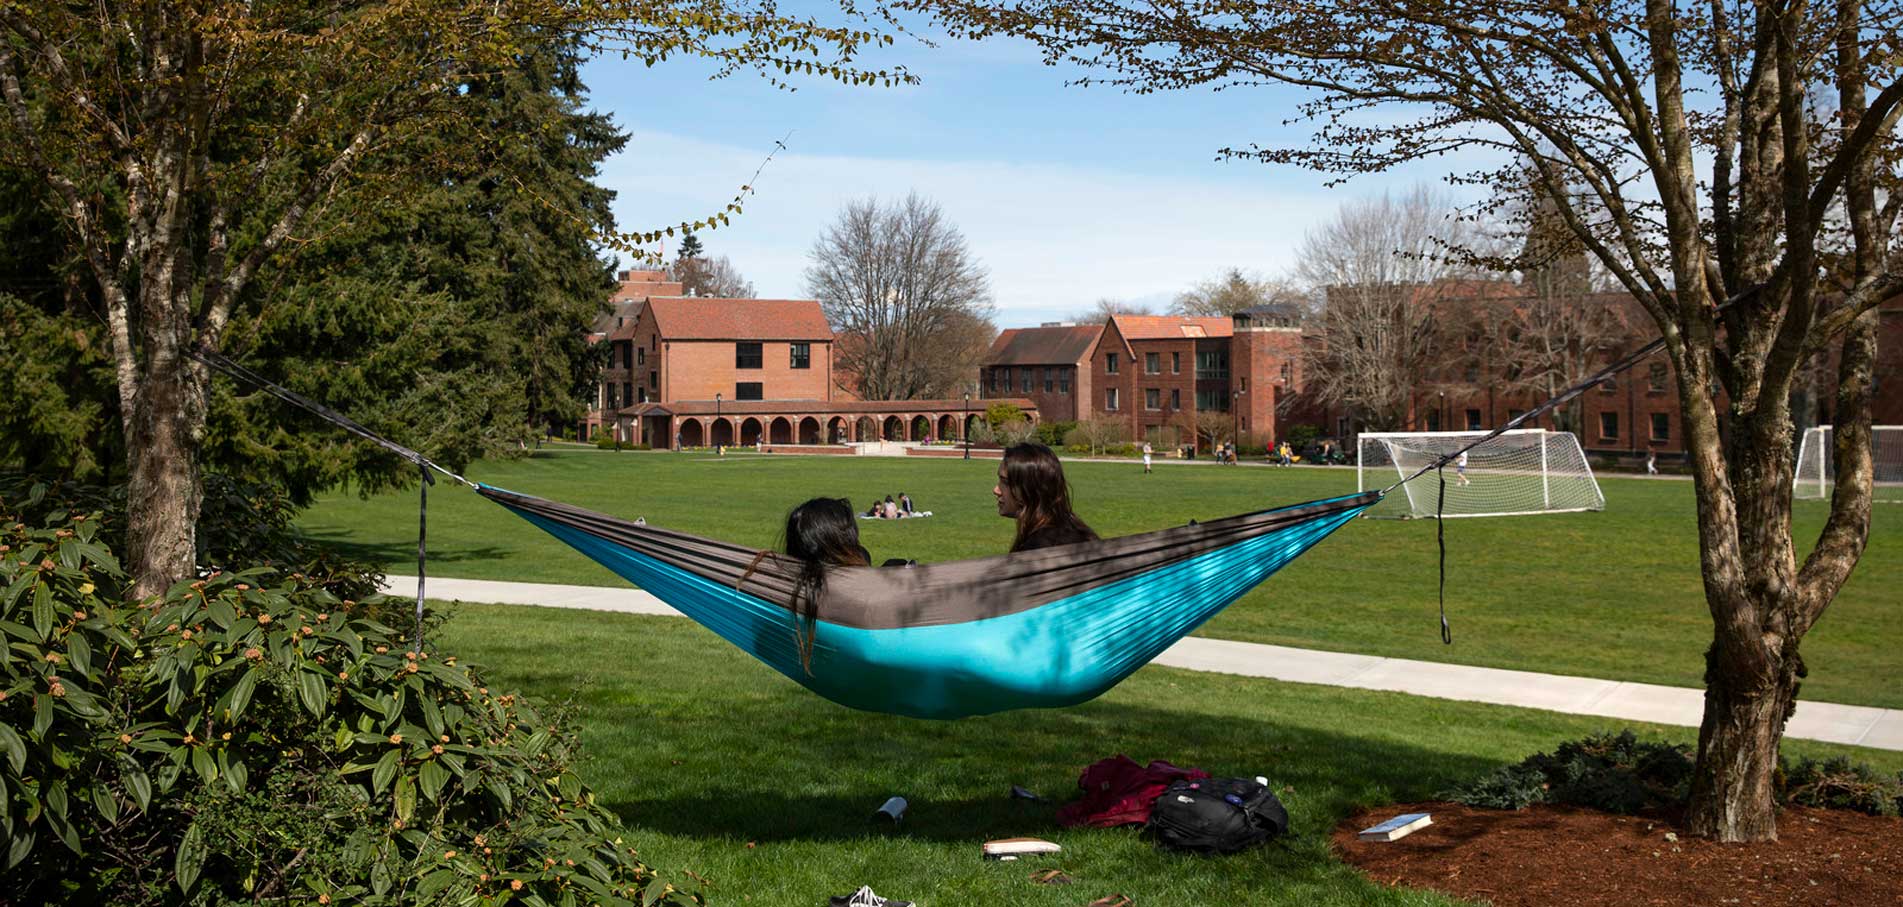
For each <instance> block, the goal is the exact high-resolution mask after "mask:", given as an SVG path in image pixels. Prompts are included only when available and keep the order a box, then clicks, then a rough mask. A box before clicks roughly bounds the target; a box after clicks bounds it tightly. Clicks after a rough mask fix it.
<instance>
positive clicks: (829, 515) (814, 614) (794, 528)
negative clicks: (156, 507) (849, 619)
mask: <svg viewBox="0 0 1903 907" xmlns="http://www.w3.org/2000/svg"><path fill="white" fill-rule="evenodd" d="M781 547H782V548H784V549H785V551H786V558H787V559H788V560H792V561H796V562H798V566H797V570H798V574H797V576H796V577H795V579H794V583H793V613H794V614H795V615H797V616H798V617H799V620H800V624H801V626H800V628H799V629H798V630H796V631H795V633H794V637H793V639H794V644H795V645H797V646H798V647H799V653H800V665H801V667H804V668H805V669H806V673H807V675H808V676H811V675H812V673H813V634H814V633H815V632H816V630H817V626H816V622H817V621H818V620H819V597H820V594H821V593H822V592H824V591H825V588H826V571H827V570H829V569H831V568H833V567H869V566H871V565H872V554H871V552H868V551H867V550H866V549H865V546H864V545H861V544H859V525H858V523H856V522H854V520H853V511H852V504H851V502H849V501H847V500H846V499H845V498H814V499H812V500H810V501H807V502H806V503H804V504H801V505H799V506H798V507H795V508H793V509H792V510H791V511H788V512H787V514H786V533H785V535H784V536H782V542H781ZM768 558H773V559H776V560H777V559H778V558H779V555H778V554H776V553H775V552H772V551H762V552H760V554H759V556H758V557H755V558H754V559H753V563H752V564H749V565H748V566H747V572H746V573H745V574H743V575H742V576H741V577H740V582H741V584H742V585H745V584H746V581H747V579H748V578H749V577H751V576H753V572H754V570H756V569H757V568H758V567H759V566H760V562H761V561H763V560H766V559H768Z"/></svg>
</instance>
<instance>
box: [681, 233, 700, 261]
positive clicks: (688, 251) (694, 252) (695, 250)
mask: <svg viewBox="0 0 1903 907" xmlns="http://www.w3.org/2000/svg"><path fill="white" fill-rule="evenodd" d="M705 254H707V250H706V249H705V248H703V247H702V246H701V244H700V237H698V236H695V235H694V231H692V230H689V231H687V235H686V236H683V237H681V251H680V253H679V254H678V255H677V256H676V258H675V260H676V261H687V260H688V259H690V258H699V257H701V256H702V255H705Z"/></svg>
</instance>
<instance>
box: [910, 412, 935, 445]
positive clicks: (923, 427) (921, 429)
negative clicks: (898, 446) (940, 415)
mask: <svg viewBox="0 0 1903 907" xmlns="http://www.w3.org/2000/svg"><path fill="white" fill-rule="evenodd" d="M906 428H907V429H908V430H907V432H906V440H907V441H923V440H925V436H926V435H929V434H931V433H932V417H930V416H913V417H912V418H911V419H909V420H907V425H906Z"/></svg>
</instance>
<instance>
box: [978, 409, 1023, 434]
mask: <svg viewBox="0 0 1903 907" xmlns="http://www.w3.org/2000/svg"><path fill="white" fill-rule="evenodd" d="M984 421H985V422H986V423H988V424H990V426H991V428H992V430H993V431H996V430H998V429H1001V428H1003V427H1004V426H1005V425H1007V424H1010V423H1012V422H1029V421H1030V417H1028V416H1026V415H1025V414H1024V410H1022V409H1020V408H1018V405H1017V404H1015V403H993V404H991V405H990V406H987V407H985V418H984Z"/></svg>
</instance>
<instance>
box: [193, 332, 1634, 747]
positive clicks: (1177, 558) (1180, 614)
mask: <svg viewBox="0 0 1903 907" xmlns="http://www.w3.org/2000/svg"><path fill="white" fill-rule="evenodd" d="M1662 344H1663V341H1662V340H1661V341H1656V342H1654V343H1653V344H1651V345H1648V346H1646V347H1643V348H1641V349H1640V350H1638V351H1636V352H1634V353H1633V354H1631V355H1629V356H1627V357H1625V358H1624V359H1621V360H1620V361H1619V362H1617V363H1614V364H1613V365H1612V366H1611V367H1609V368H1607V369H1606V370H1604V371H1602V372H1600V373H1599V374H1597V375H1595V376H1593V377H1592V378H1590V379H1588V380H1586V381H1584V382H1581V383H1580V384H1578V385H1576V386H1575V387H1573V388H1570V389H1568V390H1567V391H1566V392H1565V393H1563V394H1561V395H1559V396H1557V397H1554V398H1553V399H1552V400H1549V401H1547V402H1546V403H1543V404H1541V405H1540V406H1538V407H1535V408H1533V409H1531V410H1529V411H1528V412H1527V413H1525V414H1523V415H1521V416H1520V417H1519V418H1517V419H1513V420H1510V421H1509V422H1508V423H1507V424H1506V425H1503V426H1501V427H1500V428H1498V429H1496V430H1495V431H1494V432H1492V433H1491V434H1489V435H1487V436H1486V437H1484V438H1480V439H1478V440H1475V441H1474V442H1472V443H1471V444H1468V445H1467V446H1466V447H1463V448H1461V449H1460V450H1456V451H1452V452H1449V453H1448V454H1446V455H1445V456H1442V457H1440V458H1439V459H1438V460H1437V461H1436V462H1434V463H1431V464H1429V465H1427V466H1424V467H1422V468H1421V469H1420V470H1419V471H1417V472H1415V473H1414V474H1413V475H1410V476H1408V477H1407V478H1405V479H1403V480H1402V481H1401V482H1397V483H1395V485H1393V486H1389V488H1387V489H1382V490H1379V491H1368V492H1363V493H1360V494H1354V495H1347V496H1344V497H1337V498H1328V499H1326V500H1321V501H1312V502H1309V503H1305V504H1296V505H1293V506H1289V507H1281V508H1277V509H1273V510H1262V511H1257V512H1254V513H1245V514H1242V515H1239V516H1232V517H1228V518H1225V519H1218V520H1211V521H1209V522H1205V523H1192V524H1190V525H1188V526H1179V527H1175V528H1170V529H1163V530H1159V531H1156V532H1147V533H1142V534H1140V535H1131V536H1124V537H1122V538H1114V539H1105V540H1102V541H1091V542H1079V543H1077V544H1073V545H1063V546H1059V547H1055V548H1043V549H1038V550H1034V551H1022V552H1015V553H1011V554H1002V555H997V556H994V557H986V558H978V559H976V560H966V561H956V562H952V563H945V564H924V565H915V566H909V567H877V568H875V567H834V568H830V569H829V570H828V571H827V573H826V582H825V585H824V588H823V591H822V593H821V595H820V596H819V599H818V601H817V609H816V612H817V613H816V617H814V618H812V623H811V631H812V634H813V651H812V664H811V670H810V671H808V670H807V669H806V667H805V666H804V665H802V664H801V661H800V656H799V645H798V643H797V640H798V639H799V638H800V637H801V636H803V635H804V634H805V631H806V630H807V624H806V621H807V620H808V618H806V617H804V616H801V615H799V614H796V612H795V606H794V601H793V598H794V594H795V583H796V576H797V573H798V565H797V564H795V563H791V562H787V561H784V560H781V559H778V558H775V557H773V556H771V555H767V556H763V555H762V553H761V552H760V551H758V550H757V549H754V548H749V547H746V546H743V545H734V544H730V543H727V542H721V541H716V540H713V539H708V538H702V537H699V536H694V535H689V534H687V533H684V532H677V531H674V530H669V529H664V528H661V527H658V526H649V525H646V524H645V523H641V522H629V521H627V520H622V519H618V518H616V517H612V516H607V515H605V514H600V513H595V512H593V511H589V510H583V509H581V508H579V507H571V506H569V505H566V504H558V503H555V502H553V501H547V500H543V499H541V498H536V497H531V496H528V495H523V494H517V493H515V492H511V491H504V490H503V489H500V488H495V487H493V486H489V485H482V484H478V483H471V482H469V481H468V480H466V479H464V478H463V477H462V476H459V475H456V474H455V473H453V472H450V471H449V470H446V469H443V468H442V467H440V466H438V465H437V464H435V463H433V462H431V461H430V460H428V459H427V458H425V457H423V456H422V455H421V454H419V453H417V452H416V451H413V450H410V449H409V448H407V447H404V446H402V445H400V444H397V443H395V442H393V441H390V440H389V439H387V438H384V437H382V436H380V435H377V434H375V433H373V432H371V431H370V430H369V429H366V428H364V427H363V426H361V425H358V424H357V423H355V422H353V421H351V420H350V419H349V418H347V417H345V416H343V415H342V414H339V413H337V412H335V411H334V410H331V409H330V408H328V407H325V406H324V405H323V404H320V403H318V402H316V401H314V400H311V399H309V398H306V397H304V396H302V395H299V394H297V393H295V392H292V391H290V390H287V389H285V388H284V387H281V386H279V385H277V384H275V383H273V382H271V381H269V380H267V379H265V378H263V377H261V376H259V375H257V374H256V373H254V372H252V371H250V370H249V369H246V368H245V367H244V366H242V365H239V364H237V363H235V362H232V361H231V360H229V359H226V358H225V357H223V356H221V355H218V354H217V353H212V352H206V351H199V352H196V353H194V354H193V355H194V356H195V357H196V358H198V359H199V360H200V361H203V362H205V363H206V364H207V365H210V366H212V367H213V368H216V369H218V370H220V371H222V372H225V373H227V374H229V375H232V376H233V377H236V378H240V379H242V380H244V381H247V382H249V383H252V384H254V385H256V386H258V387H259V388H261V389H263V390H264V391H266V392H267V393H270V394H272V395H274V396H277V397H279V398H281V399H284V400H286V401H288V402H291V403H294V404H296V405H298V406H300V407H303V408H305V409H307V410H309V411H311V412H312V413H315V414H316V415H318V416H320V417H322V418H324V419H326V420H328V421H330V422H333V423H335V424H336V425H338V426H340V427H342V428H344V429H345V430H347V431H350V432H352V433H353V434H357V435H359V436H362V437H364V438H366V439H368V440H370V441H373V442H375V443H377V444H379V445H382V446H383V447H385V448H387V449H389V450H390V451H392V452H394V453H396V454H397V455H399V456H401V457H403V458H404V459H406V460H409V461H411V462H413V463H415V464H417V466H418V468H419V471H420V473H421V475H422V478H423V504H424V513H425V514H427V507H428V500H429V498H428V493H429V492H428V487H429V485H430V484H432V483H433V482H434V477H433V476H432V475H431V474H430V471H431V470H432V469H433V470H436V471H438V472H441V473H442V474H444V475H446V476H449V477H450V478H452V479H454V480H456V481H457V482H460V483H462V484H464V485H469V486H470V487H472V488H474V489H476V491H477V492H478V493H479V494H481V495H482V496H484V497H486V498H489V499H490V500H492V501H495V502H496V503H499V504H501V505H502V506H504V507H507V508H509V509H510V510H512V511H514V512H515V513H516V514H517V515H519V516H521V517H522V518H523V519H526V520H528V521H529V522H531V523H534V524H535V525H536V526H539V527H541V528H542V529H543V530H544V531H546V532H548V533H549V534H550V535H553V536H555V537H556V538H558V539H561V540H562V541H564V542H567V543H568V544H569V545H571V546H573V547H574V548H575V549H576V550H577V551H580V552H581V553H583V554H585V555H587V556H589V557H590V558H593V559H594V560H596V561H598V562H600V563H601V564H602V565H604V566H606V567H607V568H608V569H610V570H613V571H614V572H615V573H616V574H619V575H620V576H621V577H623V578H625V579H627V580H628V581H630V582H632V583H635V584H636V585H638V586H640V587H641V588H643V589H645V590H647V591H648V592H650V593H652V594H653V595H654V596H655V597H656V598H659V599H660V600H661V601H663V602H666V603H667V604H669V605H671V606H673V607H674V608H675V609H676V610H678V611H680V612H681V613H682V614H685V615H686V616H688V617H690V618H692V619H693V620H695V621H696V622H698V623H700V624H701V625H702V626H705V627H706V628H708V629H709V630H712V631H713V632H715V633H716V634H719V635H720V637H721V638H723V639H725V640H727V641H728V642H730V643H733V644H734V645H736V646H739V647H740V648H741V649H742V650H744V651H745V652H747V653H748V654H750V655H752V656H753V657H755V658H758V659H759V660H761V661H762V662H765V663H766V664H767V665H768V666H770V667H772V668H773V669H774V670H777V671H779V672H780V673H781V674H784V675H786V676H787V677H789V678H791V679H792V680H793V681H795V682H796V683H799V684H800V685H802V686H804V687H806V688H808V689H810V690H812V691H813V692H815V693H818V694H819V695H821V696H824V697H826V698H827V699H830V700H832V701H833V702H836V703H839V704H840V705H845V706H850V707H852V708H857V709H864V710H867V711H873V712H884V713H889V714H895V715H909V716H913V717H917V718H961V717H965V716H969V715H985V714H990V713H993V712H1002V711H1006V710H1009V709H1024V708H1057V707H1061V706H1068V705H1076V704H1077V703H1080V702H1085V701H1088V700H1090V699H1093V698H1095V697H1097V696H1100V695H1102V694H1103V693H1104V692H1105V691H1106V690H1109V689H1110V688H1111V687H1113V686H1116V685H1117V683H1118V682H1119V681H1121V680H1123V679H1124V678H1125V677H1128V676H1130V674H1131V673H1133V672H1135V671H1136V669H1138V668H1140V667H1142V666H1143V665H1145V664H1147V663H1148V662H1149V661H1150V660H1151V659H1153V658H1155V657H1156V656H1157V655H1159V654H1162V652H1163V650H1164V649H1167V648H1169V646H1170V645H1171V644H1172V643H1175V642H1176V641H1177V640H1179V639H1181V638H1183V637H1184V636H1186V635H1188V634H1189V633H1190V632H1192V631H1194V630H1195V629H1196V628H1197V627H1199V626H1201V625H1202V624H1203V622H1204V621H1207V620H1209V619H1210V618H1211V617H1214V616H1215V615H1216V614H1217V612H1220V611H1221V610H1222V609H1223V608H1224V607H1227V606H1228V605H1229V603H1230V602H1233V601H1235V600H1236V599H1237V598H1240V597H1241V596H1242V595H1243V594H1244V593H1246V592H1248V591H1249V590H1250V589H1252V588H1254V587H1255V586H1256V584H1258V583H1260V582H1262V581H1263V580H1265V579H1268V577H1269V575H1270V574H1272V573H1274V572H1275V571H1277V570H1279V569H1281V568H1282V567H1283V565H1285V564H1287V563H1288V562H1289V561H1292V560H1294V559H1295V558H1296V557H1297V556H1298V555H1300V554H1301V553H1302V552H1304V551H1307V550H1308V549H1309V548H1310V547H1312V546H1314V545H1315V543H1317V542H1319V541H1321V540H1322V539H1324V538H1327V537H1328V534H1329V533H1331V532H1334V531H1335V530H1336V529H1339V528H1341V526H1342V524H1344V523H1346V522H1348V521H1349V520H1351V519H1354V518H1355V516H1357V515H1358V514H1360V513H1361V512H1362V511H1364V510H1366V509H1368V508H1369V507H1372V506H1374V505H1375V504H1376V503H1378V502H1379V501H1380V500H1381V498H1382V496H1383V495H1385V494H1387V493H1388V491H1391V490H1393V488H1395V487H1398V486H1399V485H1401V484H1405V483H1406V482H1408V481H1412V480H1413V479H1415V478H1418V477H1419V476H1421V475H1423V474H1425V473H1426V472H1428V471H1429V470H1438V469H1439V467H1441V466H1444V465H1445V464H1446V463H1448V462H1451V461H1452V460H1453V459H1454V458H1455V457H1456V456H1458V455H1459V454H1460V453H1462V452H1464V451H1466V450H1469V449H1471V448H1473V447H1475V446H1477V445H1479V444H1481V443H1484V442H1485V441H1486V440H1488V439H1490V438H1493V437H1497V436H1498V435H1499V434H1501V433H1502V432H1505V431H1508V430H1511V429H1513V428H1517V427H1519V426H1520V425H1521V424H1523V423H1525V422H1526V421H1527V420H1529V419H1533V418H1537V417H1538V416H1539V415H1540V414H1541V413H1544V412H1547V411H1548V410H1551V409H1553V408H1554V407H1557V406H1559V405H1561V404H1563V403H1565V402H1566V401H1567V400H1570V399H1572V398H1573V397H1575V396H1577V395H1578V394H1579V393H1581V392H1583V391H1584V390H1585V389H1586V388H1590V387H1593V386H1596V385H1597V384H1598V383H1599V382H1600V381H1602V380H1604V378H1606V377H1607V376H1609V375H1612V374H1615V373H1617V372H1619V371H1623V370H1625V369H1627V368H1630V367H1632V365H1634V364H1636V363H1637V362H1639V361H1640V360H1641V359H1643V358H1645V357H1646V356H1649V355H1651V354H1652V353H1653V352H1656V351H1657V350H1658V349H1659V347H1660V346H1661V345H1662ZM1442 484H1443V488H1444V485H1445V483H1444V480H1443V483H1442ZM1442 522H1444V521H1438V520H1437V521H1436V526H1437V530H1436V531H1437V534H1438V532H1439V529H1438V527H1439V525H1440V524H1441V523H1442ZM423 525H424V524H423V523H421V522H420V523H419V527H418V532H417V590H416V602H417V626H418V634H419V638H418V640H417V645H418V647H419V648H421V646H422V639H421V638H420V634H421V627H422V607H423V592H424V588H423V586H424V575H425V571H424V566H425V565H424V560H425V558H424V546H423V541H424V533H423ZM1441 564H1442V573H1441V587H1442V604H1443V606H1442V612H1441V636H1442V639H1443V640H1444V641H1451V640H1452V637H1451V636H1450V635H1449V634H1448V629H1447V619H1446V609H1445V589H1446V571H1445V565H1446V548H1445V545H1444V544H1443V545H1442V548H1441Z"/></svg>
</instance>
